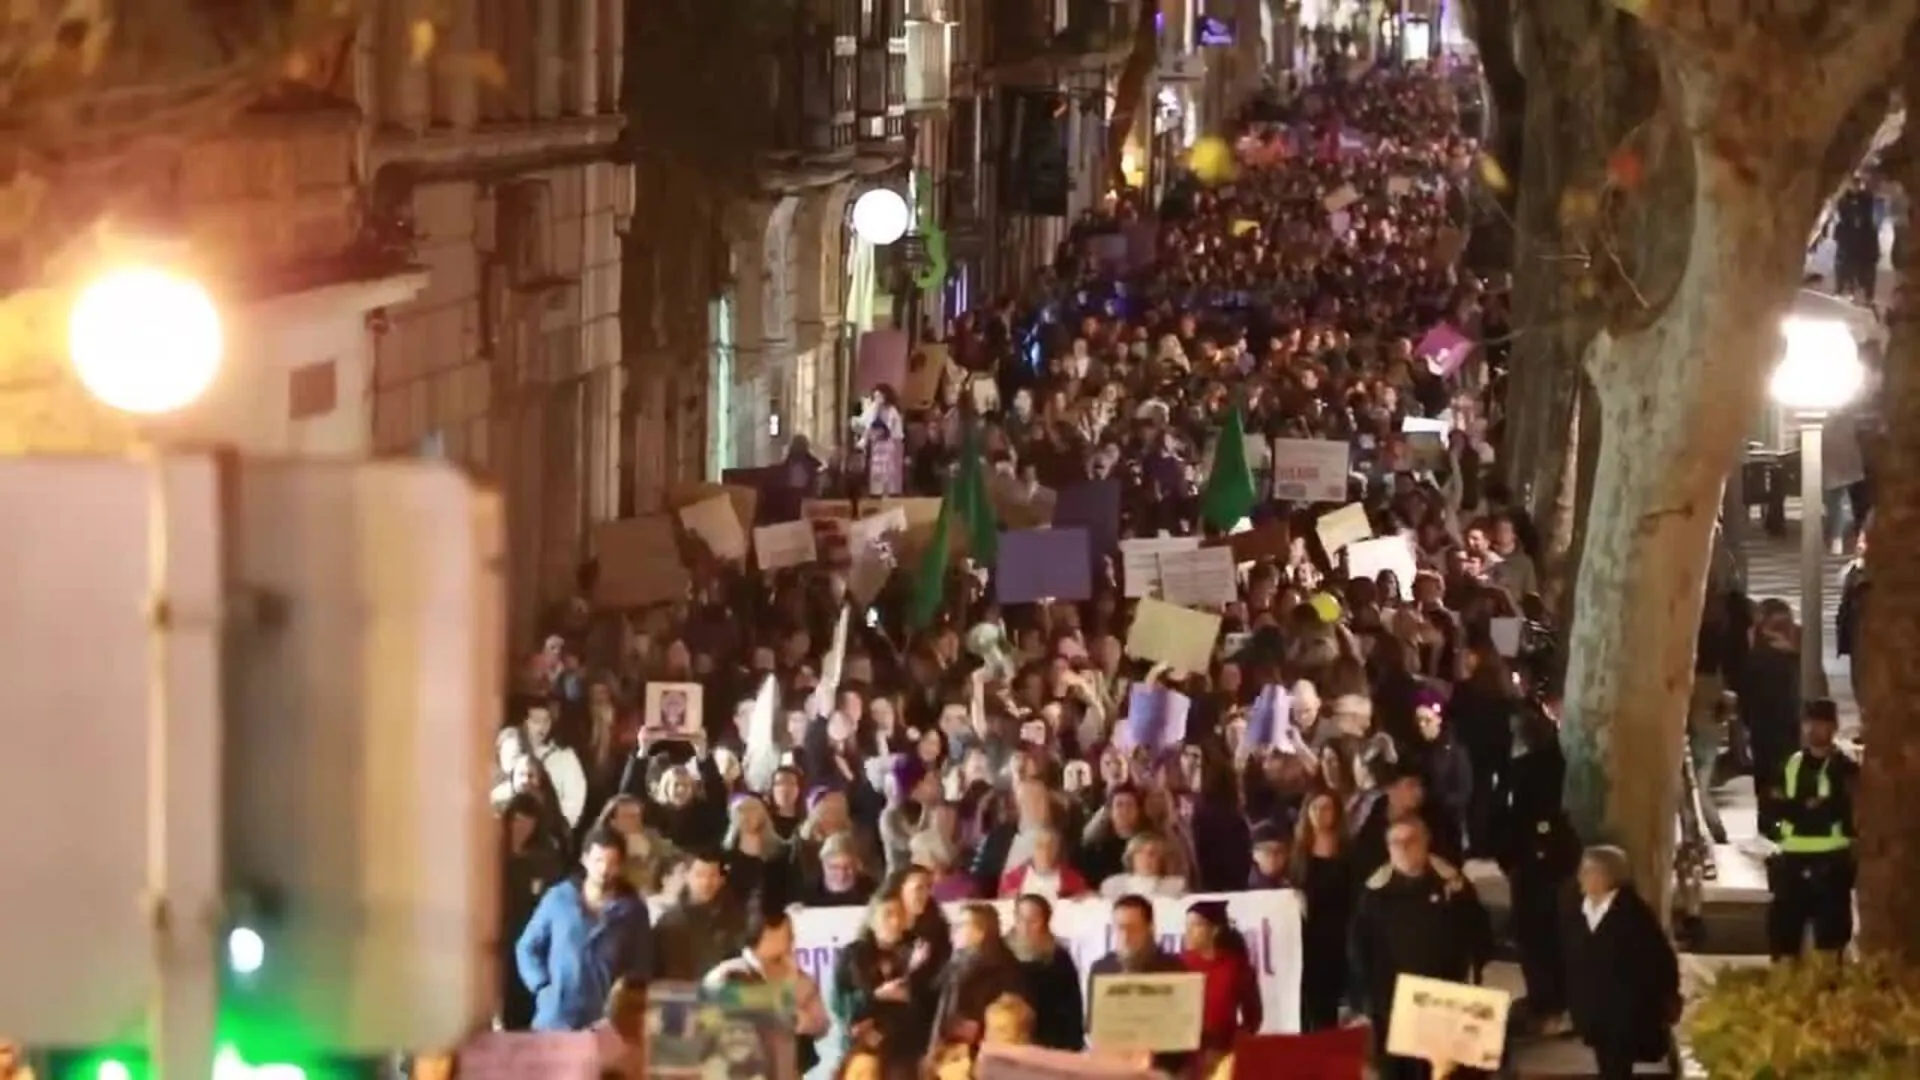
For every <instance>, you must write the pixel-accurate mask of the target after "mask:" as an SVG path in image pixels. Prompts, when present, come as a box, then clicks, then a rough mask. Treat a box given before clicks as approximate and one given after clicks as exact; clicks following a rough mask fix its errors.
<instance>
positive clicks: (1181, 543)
mask: <svg viewBox="0 0 1920 1080" xmlns="http://www.w3.org/2000/svg"><path fill="white" fill-rule="evenodd" d="M1199 546H1200V538H1199V537H1197V536H1162V537H1158V538H1155V539H1135V540H1122V541H1120V577H1121V585H1122V586H1123V587H1124V591H1125V594H1126V595H1127V596H1129V597H1133V598H1139V597H1142V596H1152V595H1154V594H1155V593H1157V592H1159V591H1160V556H1161V555H1162V554H1163V553H1165V552H1172V551H1192V550H1194V549H1195V548H1197V547H1199Z"/></svg>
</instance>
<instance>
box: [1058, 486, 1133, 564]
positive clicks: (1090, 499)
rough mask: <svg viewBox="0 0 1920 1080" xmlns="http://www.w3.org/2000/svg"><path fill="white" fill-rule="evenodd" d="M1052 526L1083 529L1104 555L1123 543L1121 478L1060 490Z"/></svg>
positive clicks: (1097, 552) (1098, 552) (1096, 548)
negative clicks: (1121, 535)
mask: <svg viewBox="0 0 1920 1080" xmlns="http://www.w3.org/2000/svg"><path fill="white" fill-rule="evenodd" d="M1053 527H1054V528H1055V529H1056V530H1058V529H1062V528H1074V529H1079V530H1084V531H1085V533H1086V536H1087V540H1088V542H1089V544H1090V545H1091V549H1092V551H1093V552H1095V553H1096V554H1101V555H1104V554H1106V553H1107V552H1109V551H1112V550H1113V549H1114V548H1117V547H1119V546H1120V481H1118V480H1115V479H1113V478H1112V477H1108V478H1107V479H1105V480H1082V481H1081V482H1079V483H1078V484H1075V485H1073V486H1072V487H1070V488H1067V489H1065V490H1063V491H1061V492H1060V495H1059V498H1058V499H1056V500H1055V502H1054V504H1053Z"/></svg>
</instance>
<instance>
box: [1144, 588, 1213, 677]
mask: <svg viewBox="0 0 1920 1080" xmlns="http://www.w3.org/2000/svg"><path fill="white" fill-rule="evenodd" d="M1219 636H1220V616H1218V615H1214V614H1210V613H1208V612H1205V611H1195V610H1193V609H1192V608H1184V607H1181V606H1180V605H1178V604H1169V603H1167V602H1165V601H1163V600H1156V599H1154V598H1153V597H1151V596H1149V597H1145V598H1143V599H1141V601H1140V603H1139V605H1138V606H1137V607H1135V608H1134V612H1133V625H1132V626H1130V627H1129V628H1128V629H1127V655H1128V656H1132V657H1137V658H1139V659H1141V660H1149V661H1152V662H1153V663H1156V664H1165V665H1167V666H1168V667H1170V668H1173V669H1174V670H1176V671H1182V672H1201V671H1205V670H1207V667H1208V666H1209V664H1210V663H1211V662H1212V660H1213V643H1214V641H1215V640H1216V639H1218V638H1219Z"/></svg>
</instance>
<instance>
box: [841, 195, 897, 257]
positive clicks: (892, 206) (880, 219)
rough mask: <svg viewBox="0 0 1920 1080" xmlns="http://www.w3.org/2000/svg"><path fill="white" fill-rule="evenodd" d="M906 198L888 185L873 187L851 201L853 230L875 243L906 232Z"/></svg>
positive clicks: (882, 242)
mask: <svg viewBox="0 0 1920 1080" xmlns="http://www.w3.org/2000/svg"><path fill="white" fill-rule="evenodd" d="M907 219H908V212H907V200H905V199H903V198H901V197H900V193H899V192H897V191H894V190H892V189H891V188H872V189H870V190H868V191H866V192H863V193H862V194H861V195H860V197H859V198H858V199H855V200H854V201H853V231H854V232H855V233H856V234H857V235H858V236H859V237H860V239H862V240H865V241H866V242H867V243H869V244H872V245H873V246H874V247H886V246H887V245H888V244H891V243H893V242H894V241H895V240H898V239H900V238H901V237H903V236H905V235H907V225H908V224H909V222H908V220H907Z"/></svg>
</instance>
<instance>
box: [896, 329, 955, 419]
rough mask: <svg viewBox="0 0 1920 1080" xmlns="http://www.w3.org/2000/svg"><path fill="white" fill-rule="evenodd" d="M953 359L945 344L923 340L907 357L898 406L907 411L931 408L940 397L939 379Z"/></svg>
mask: <svg viewBox="0 0 1920 1080" xmlns="http://www.w3.org/2000/svg"><path fill="white" fill-rule="evenodd" d="M952 363H953V361H952V360H950V359H949V358H948V353H947V346H946V345H945V344H943V343H941V342H938V341H923V342H921V343H920V348H919V349H917V350H916V351H915V352H914V354H913V355H912V356H911V357H909V358H908V359H907V378H906V383H905V385H903V386H901V388H900V407H901V408H903V409H906V410H908V411H909V412H914V411H919V410H923V409H931V408H933V406H934V403H935V402H936V401H938V400H939V397H940V380H941V378H942V377H944V376H945V375H946V373H947V368H948V367H950V366H951V365H952Z"/></svg>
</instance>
